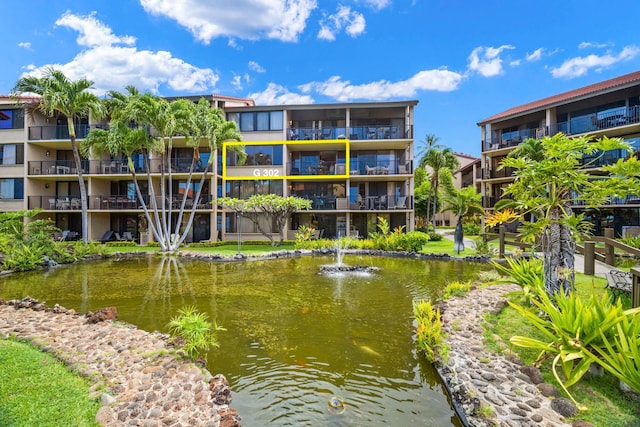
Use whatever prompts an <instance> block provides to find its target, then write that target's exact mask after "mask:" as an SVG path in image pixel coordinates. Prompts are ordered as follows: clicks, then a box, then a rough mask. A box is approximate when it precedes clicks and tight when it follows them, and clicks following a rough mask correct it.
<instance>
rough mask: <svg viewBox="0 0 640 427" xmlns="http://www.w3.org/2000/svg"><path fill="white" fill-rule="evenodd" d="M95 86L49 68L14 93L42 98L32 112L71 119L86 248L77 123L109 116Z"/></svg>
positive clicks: (24, 81) (18, 85)
mask: <svg viewBox="0 0 640 427" xmlns="http://www.w3.org/2000/svg"><path fill="white" fill-rule="evenodd" d="M92 86H93V82H92V81H90V80H87V79H79V80H75V81H74V80H69V79H68V78H67V76H65V75H64V74H63V73H62V72H61V71H59V70H56V69H54V68H47V69H46V70H45V72H44V75H43V77H35V76H25V77H22V78H21V79H20V80H18V82H17V83H16V84H15V86H14V87H13V89H12V93H13V94H15V95H16V96H20V95H21V94H25V93H33V94H36V95H39V96H40V99H39V101H38V103H37V104H36V105H35V107H34V108H33V109H32V110H31V113H34V112H36V111H39V112H41V113H42V114H44V115H45V116H47V117H53V116H56V115H64V116H65V117H66V118H67V127H68V129H69V139H70V140H71V150H72V151H73V159H74V161H75V164H76V170H77V171H78V184H79V185H80V205H81V209H82V242H83V243H84V244H85V245H86V244H87V242H88V239H89V236H88V213H87V209H88V208H87V188H86V186H85V184H84V178H83V176H82V161H81V159H80V152H79V150H78V146H77V144H76V129H75V122H76V120H78V119H81V118H86V117H91V118H92V119H96V120H99V119H101V118H102V117H104V115H105V109H104V106H103V104H102V103H101V102H100V100H99V99H98V97H97V96H96V95H94V94H92V93H91V92H89V91H88V90H89V89H91V87H92Z"/></svg>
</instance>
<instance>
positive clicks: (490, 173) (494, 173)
mask: <svg viewBox="0 0 640 427" xmlns="http://www.w3.org/2000/svg"><path fill="white" fill-rule="evenodd" d="M515 171H516V169H514V168H502V169H500V170H497V169H483V170H482V179H497V178H510V177H512V176H513V173H514V172H515Z"/></svg>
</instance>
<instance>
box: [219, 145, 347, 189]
mask: <svg viewBox="0 0 640 427" xmlns="http://www.w3.org/2000/svg"><path fill="white" fill-rule="evenodd" d="M349 143H350V141H349V140H348V139H323V140H313V141H311V140H303V141H240V142H235V141H229V142H223V143H222V179H223V180H225V181H247V180H265V179H270V180H278V179H297V180H303V179H318V178H343V179H347V178H349V176H350V168H349V165H350V163H351V151H350V145H349ZM330 144H332V145H335V144H342V145H344V149H345V153H346V155H345V173H344V174H339V175H338V174H324V175H287V174H286V173H284V174H281V173H280V171H281V170H282V169H283V168H285V169H286V167H287V165H286V164H284V165H261V166H257V165H256V166H254V165H250V166H244V165H243V166H230V167H232V168H238V167H241V168H244V169H247V168H251V169H252V171H251V174H250V175H241V176H228V175H227V147H233V146H247V145H258V146H259V145H269V146H274V145H287V146H294V145H308V146H315V145H330Z"/></svg>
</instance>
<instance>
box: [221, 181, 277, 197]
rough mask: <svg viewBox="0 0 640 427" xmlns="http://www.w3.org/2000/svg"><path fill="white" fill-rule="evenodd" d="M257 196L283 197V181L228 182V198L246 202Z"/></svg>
mask: <svg viewBox="0 0 640 427" xmlns="http://www.w3.org/2000/svg"><path fill="white" fill-rule="evenodd" d="M256 194H276V195H278V196H282V180H274V181H270V180H264V181H262V180H255V181H227V197H234V198H236V199H243V200H246V199H248V198H249V197H251V196H254V195H256Z"/></svg>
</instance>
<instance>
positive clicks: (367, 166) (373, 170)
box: [364, 165, 376, 175]
mask: <svg viewBox="0 0 640 427" xmlns="http://www.w3.org/2000/svg"><path fill="white" fill-rule="evenodd" d="M364 169H365V170H366V171H367V175H374V174H375V173H376V168H375V167H373V168H372V167H369V165H365V166H364Z"/></svg>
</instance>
